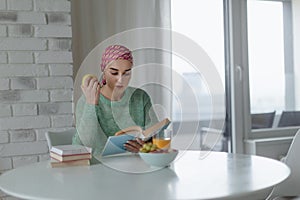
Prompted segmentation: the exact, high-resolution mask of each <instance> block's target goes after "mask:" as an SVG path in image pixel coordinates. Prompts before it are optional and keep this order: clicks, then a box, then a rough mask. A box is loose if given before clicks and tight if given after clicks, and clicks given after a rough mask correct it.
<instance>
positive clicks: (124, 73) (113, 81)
mask: <svg viewBox="0 0 300 200" xmlns="http://www.w3.org/2000/svg"><path fill="white" fill-rule="evenodd" d="M131 68H132V63H131V62H129V61H128V60H114V61H113V62H112V63H111V64H110V65H108V66H107V67H106V69H105V71H104V76H105V79H106V85H107V86H108V87H109V88H110V89H111V90H112V91H114V92H116V93H120V92H121V93H122V92H124V91H125V89H126V88H127V86H128V84H129V81H130V78H131Z"/></svg>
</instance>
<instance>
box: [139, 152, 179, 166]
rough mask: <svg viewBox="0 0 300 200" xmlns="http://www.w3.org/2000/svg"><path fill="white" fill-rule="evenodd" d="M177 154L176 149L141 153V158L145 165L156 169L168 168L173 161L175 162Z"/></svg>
mask: <svg viewBox="0 0 300 200" xmlns="http://www.w3.org/2000/svg"><path fill="white" fill-rule="evenodd" d="M177 154H178V150H175V149H170V150H167V151H157V152H149V153H142V152H139V155H140V157H141V158H142V159H143V160H144V162H145V163H147V164H148V165H151V166H155V167H166V166H168V165H169V164H170V163H171V162H172V161H173V160H175V158H176V156H177Z"/></svg>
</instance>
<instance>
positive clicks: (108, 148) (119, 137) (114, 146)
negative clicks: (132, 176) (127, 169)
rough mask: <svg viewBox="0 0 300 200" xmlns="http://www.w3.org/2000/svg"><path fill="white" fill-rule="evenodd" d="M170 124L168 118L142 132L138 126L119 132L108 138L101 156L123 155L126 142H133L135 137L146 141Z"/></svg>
mask: <svg viewBox="0 0 300 200" xmlns="http://www.w3.org/2000/svg"><path fill="white" fill-rule="evenodd" d="M170 123H171V121H170V120H169V119H168V118H165V119H164V120H162V121H160V122H158V123H156V124H154V125H153V126H151V127H149V128H147V129H145V130H143V129H142V128H141V127H139V126H131V127H128V128H126V129H123V130H120V131H118V132H116V133H115V136H110V137H108V139H107V141H106V144H105V146H104V149H103V151H102V156H108V155H113V154H118V153H125V152H126V149H125V148H124V144H125V143H126V142H127V141H128V140H133V139H134V138H137V137H138V138H141V139H143V140H146V139H148V138H150V137H152V136H153V135H155V134H157V133H159V132H161V131H163V130H164V129H166V128H167V127H168V126H169V124H170Z"/></svg>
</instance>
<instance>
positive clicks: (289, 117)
mask: <svg viewBox="0 0 300 200" xmlns="http://www.w3.org/2000/svg"><path fill="white" fill-rule="evenodd" d="M286 126H300V111H283V112H282V114H281V117H280V119H279V122H278V127H286Z"/></svg>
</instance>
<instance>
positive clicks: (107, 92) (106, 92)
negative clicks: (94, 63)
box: [101, 85, 124, 101]
mask: <svg viewBox="0 0 300 200" xmlns="http://www.w3.org/2000/svg"><path fill="white" fill-rule="evenodd" d="M101 94H102V95H103V96H104V97H105V98H107V99H109V100H111V101H120V100H121V99H122V97H123V95H124V92H122V93H118V92H116V91H113V90H112V89H111V88H109V87H108V86H107V85H104V86H103V87H102V88H101Z"/></svg>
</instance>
